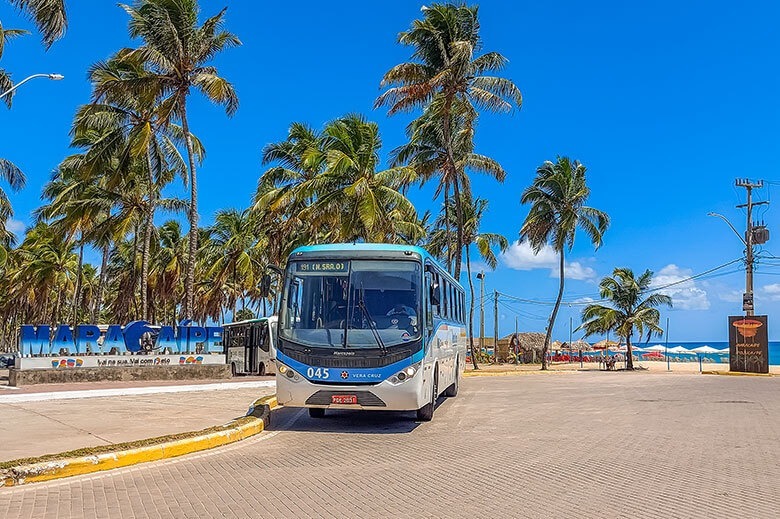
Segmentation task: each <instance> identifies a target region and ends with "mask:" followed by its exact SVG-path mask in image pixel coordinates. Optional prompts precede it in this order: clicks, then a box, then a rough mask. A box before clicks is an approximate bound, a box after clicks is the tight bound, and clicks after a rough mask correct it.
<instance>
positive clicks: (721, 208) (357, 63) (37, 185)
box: [0, 0, 780, 342]
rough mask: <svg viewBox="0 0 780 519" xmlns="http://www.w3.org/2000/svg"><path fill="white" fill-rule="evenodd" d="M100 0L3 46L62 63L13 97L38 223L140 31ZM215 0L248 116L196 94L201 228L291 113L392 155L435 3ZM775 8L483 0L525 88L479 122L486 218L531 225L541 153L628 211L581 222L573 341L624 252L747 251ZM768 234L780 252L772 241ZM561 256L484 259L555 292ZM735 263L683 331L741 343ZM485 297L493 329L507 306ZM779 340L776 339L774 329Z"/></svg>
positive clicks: (651, 258)
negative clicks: (73, 127) (404, 39)
mask: <svg viewBox="0 0 780 519" xmlns="http://www.w3.org/2000/svg"><path fill="white" fill-rule="evenodd" d="M84 4H86V3H85V2H78V1H76V0H71V1H70V2H69V9H70V11H69V14H70V27H69V30H68V32H67V34H66V36H65V38H64V39H63V40H61V41H59V42H57V43H56V44H55V45H54V46H53V47H52V48H51V50H49V51H48V52H45V51H44V50H43V47H42V46H41V44H40V38H39V37H38V35H37V34H35V33H34V32H33V34H31V35H30V36H27V37H25V38H22V39H18V40H15V41H13V42H12V43H11V44H9V45H8V46H7V47H6V50H5V56H4V57H3V61H2V67H3V68H5V69H7V70H9V71H11V72H13V75H14V78H15V79H17V80H20V79H22V78H23V77H26V76H27V75H29V74H33V73H39V72H58V73H62V74H64V75H65V76H66V79H65V80H64V81H61V82H56V83H55V82H51V81H47V80H42V79H38V80H35V81H33V82H30V83H29V84H26V85H24V86H23V87H21V88H20V90H19V92H18V95H17V97H16V99H15V104H14V108H13V109H12V110H11V111H6V110H4V109H3V110H0V118H1V119H0V121H2V124H1V125H0V143H2V144H0V156H2V157H4V158H7V159H10V160H12V161H14V162H15V163H16V164H18V165H19V166H20V167H21V168H22V169H23V170H24V171H25V172H26V174H27V176H28V185H27V188H26V189H25V190H24V191H23V192H21V193H17V194H12V195H11V198H12V201H13V204H14V208H15V210H16V216H15V218H16V220H17V221H15V222H12V224H11V225H13V226H15V228H21V227H23V225H24V224H28V223H30V212H31V211H32V210H33V209H34V208H35V207H37V206H38V205H39V204H40V198H39V197H40V189H41V186H42V185H43V183H44V182H45V181H46V180H47V178H48V176H49V172H50V171H51V170H52V169H53V168H54V167H55V166H56V165H57V163H58V162H59V161H60V160H61V159H62V158H64V157H65V156H66V155H67V154H69V153H71V152H72V151H71V150H69V148H68V142H69V139H68V129H69V125H70V122H71V119H72V116H73V113H74V111H75V109H76V107H77V106H78V105H79V104H81V103H84V102H87V101H88V99H89V92H90V89H89V84H88V82H87V81H86V71H87V68H88V67H89V66H90V65H91V64H92V63H94V62H95V61H97V60H101V59H106V58H107V57H109V56H110V55H111V54H112V53H113V52H115V51H116V50H117V49H119V48H121V47H124V46H128V45H132V43H133V42H131V41H130V40H129V39H128V37H127V15H126V14H125V13H124V11H123V10H121V9H120V8H118V7H117V6H116V5H115V3H114V2H89V6H86V5H84ZM201 5H202V9H203V12H204V14H205V15H210V14H212V13H215V12H216V11H218V10H219V9H220V8H221V7H223V6H225V5H227V6H228V7H229V9H228V13H227V21H228V28H229V29H230V30H231V31H233V32H234V33H236V34H237V35H238V36H239V37H240V38H241V40H242V41H243V43H244V45H243V46H242V47H240V48H238V49H232V50H229V51H227V52H226V53H224V55H222V56H220V57H219V58H218V59H217V61H216V65H217V66H218V68H219V69H220V71H221V73H222V74H223V75H224V76H225V77H227V78H228V79H229V80H231V81H232V82H233V83H234V84H235V86H236V89H237V91H238V94H239V96H240V99H241V106H240V108H239V111H238V113H237V114H236V115H235V117H233V118H232V119H229V118H227V117H226V116H225V115H224V113H222V112H221V111H220V110H219V109H218V108H215V107H213V106H209V105H208V104H207V103H205V102H204V101H203V100H202V99H198V98H197V97H194V98H193V102H192V109H191V113H192V122H191V124H192V127H193V131H194V132H195V133H197V134H198V136H199V137H200V138H201V140H202V141H203V142H204V144H205V146H206V148H207V158H206V161H205V163H204V165H203V166H202V168H201V169H200V172H199V183H200V193H201V194H200V211H201V222H202V224H208V223H209V222H210V221H211V220H212V218H213V215H214V213H215V212H216V211H217V210H218V209H220V208H225V207H237V208H243V207H245V206H246V205H247V204H248V202H249V199H250V197H251V195H252V193H253V191H254V189H255V186H256V182H257V179H258V176H259V175H260V174H261V172H262V167H261V165H260V154H261V149H262V147H263V145H264V144H266V143H268V142H271V141H277V140H281V139H283V138H284V136H285V132H286V129H287V127H288V125H289V124H290V122H292V121H305V122H308V123H310V124H312V125H314V126H321V125H322V124H323V123H325V122H326V121H328V120H330V119H333V118H336V117H338V116H341V115H343V114H346V113H349V112H361V113H364V114H366V115H367V116H368V117H369V118H370V119H372V120H375V121H377V122H378V123H379V125H380V129H381V133H382V137H383V140H384V143H385V151H389V150H390V149H392V148H393V147H395V146H397V145H399V144H401V143H402V142H403V140H404V133H403V129H404V127H405V125H406V124H407V123H408V122H409V121H410V119H411V117H412V116H411V115H408V116H406V115H405V116H397V117H393V118H387V117H386V115H385V113H384V111H382V110H373V109H372V105H373V100H374V99H375V98H376V96H377V94H378V93H379V88H378V85H379V80H380V78H381V76H382V74H383V73H384V72H385V71H386V70H387V69H389V68H390V67H391V66H393V65H395V64H397V63H399V62H401V61H405V60H407V59H408V58H409V55H410V51H409V50H408V49H407V48H404V47H402V46H400V45H398V44H396V43H395V38H396V35H397V33H398V32H399V31H401V30H404V29H406V28H407V27H408V26H409V24H410V23H411V21H412V20H413V19H414V18H416V17H418V16H419V14H420V11H419V9H420V6H421V5H422V3H421V2H419V1H407V0H396V1H393V2H358V1H340V2H329V3H323V2H313V1H304V2H298V3H296V4H294V6H293V4H289V3H283V2H263V3H262V4H260V3H257V2H247V1H246V0H232V1H231V0H220V1H210V0H203V1H201ZM778 11H780V6H778V4H776V3H775V2H769V1H755V2H749V3H739V5H737V4H735V3H733V2H725V1H720V0H718V1H689V2H679V1H674V2H671V1H666V0H662V1H658V2H653V3H639V4H638V3H635V2H618V1H615V2H574V1H567V2H564V1H559V2H511V3H510V2H499V1H493V0H485V1H483V2H480V19H481V23H482V35H483V39H484V44H485V47H484V48H485V50H489V51H498V52H501V53H502V54H504V55H505V56H506V57H507V58H509V60H510V64H509V66H508V68H507V69H506V71H505V72H504V75H505V76H506V77H509V78H511V79H512V80H514V81H515V83H516V84H517V85H518V86H519V87H520V89H521V90H522V92H523V95H524V103H523V107H522V109H521V110H519V111H517V112H516V113H514V114H513V115H509V116H507V115H501V116H497V115H485V116H483V117H481V119H480V121H479V128H478V133H477V137H476V140H477V148H478V151H479V152H481V153H484V154H487V155H490V156H492V157H494V158H495V159H497V160H498V161H500V162H501V164H502V165H503V166H504V168H505V169H506V171H507V173H508V176H507V180H506V182H505V183H504V184H503V185H498V184H496V183H495V182H494V181H491V180H488V179H484V178H479V177H475V178H474V190H475V193H476V194H477V195H479V196H482V197H485V198H488V199H489V200H490V211H489V214H488V215H487V216H486V218H485V220H484V227H483V228H484V230H485V231H491V232H499V233H502V234H504V235H505V236H507V237H508V238H509V239H510V241H515V240H516V239H517V234H518V229H519V227H520V224H521V222H522V220H523V218H524V216H525V214H526V212H527V209H526V208H524V207H522V206H521V205H520V203H519V198H520V193H521V192H522V190H523V189H524V188H525V187H526V186H527V185H528V184H529V183H530V181H531V180H532V178H533V175H534V171H535V168H536V167H537V166H538V165H539V164H541V163H542V162H543V161H544V160H548V159H555V157H556V155H568V156H571V157H572V158H576V159H579V160H580V161H581V162H583V163H584V164H585V165H586V166H587V167H588V181H589V184H590V186H591V189H592V195H591V200H590V205H592V206H594V207H597V208H599V209H602V210H604V211H606V212H608V213H609V214H610V216H611V218H612V226H611V228H610V229H609V231H608V233H607V234H606V236H605V243H604V246H603V247H602V248H601V249H599V250H598V251H594V250H593V249H592V247H591V246H590V245H589V244H588V242H587V239H586V237H585V236H584V235H582V234H581V235H578V238H577V242H576V244H575V247H574V250H573V251H572V252H571V253H569V254H568V258H569V259H570V261H571V262H572V263H571V264H570V265H569V272H570V276H569V277H570V279H567V287H566V295H565V296H564V300H565V301H568V302H575V304H573V305H571V306H569V305H564V307H563V308H562V310H561V313H560V316H559V321H558V324H557V325H556V328H555V335H556V337H557V338H560V339H566V338H567V337H568V329H569V318H570V317H573V320H574V323H575V327H576V325H577V324H578V322H579V318H578V315H579V311H580V310H581V308H582V306H581V305H578V304H577V303H581V302H582V301H585V300H586V298H588V297H590V298H597V297H598V295H597V293H598V289H597V282H598V280H599V279H600V278H601V277H603V276H604V275H607V274H609V273H610V272H611V271H612V269H613V268H614V267H616V266H627V267H630V268H633V269H634V270H635V271H643V270H644V269H648V268H649V269H651V270H653V271H655V272H656V273H658V275H659V282H665V283H669V282H674V281H677V280H680V279H685V278H686V277H688V276H690V275H692V274H698V273H701V272H704V271H707V270H709V269H710V268H712V267H716V266H719V265H721V264H724V263H726V262H729V261H731V260H734V259H736V258H738V257H739V256H740V255H741V254H742V247H741V244H740V242H739V241H738V239H737V237H736V236H734V235H733V234H732V232H731V231H730V230H729V229H728V228H727V227H726V225H725V224H724V223H723V222H722V221H720V220H717V219H715V218H711V217H708V216H707V213H708V212H709V211H716V212H720V213H723V214H724V215H726V216H728V217H729V218H731V219H732V221H733V222H734V223H735V225H737V227H738V228H741V227H742V228H743V227H744V214H743V213H742V212H741V211H740V210H737V209H735V208H734V205H736V204H738V203H741V202H743V201H744V190H741V189H736V188H735V187H734V179H735V178H736V177H750V178H762V179H765V180H780V175H778V174H777V172H776V167H775V165H774V160H773V159H774V158H775V155H776V153H777V144H776V143H777V142H778V141H779V140H780V129H779V128H778V125H777V121H778V120H779V119H780V107H779V106H778V103H777V93H778V92H780V74H779V73H778V69H777V66H776V61H777V56H778V55H780V40H779V39H778V36H777V32H776V21H777V20H778V15H780V12H778ZM0 20H2V23H3V25H4V26H5V27H21V28H28V29H31V30H32V26H31V24H30V23H29V22H28V21H27V20H24V19H22V18H20V17H19V16H18V14H17V13H16V12H15V11H14V10H13V9H12V8H11V7H10V6H9V5H8V4H7V2H1V1H0ZM773 190H775V191H778V190H780V188H778V187H777V186H772V185H767V187H766V188H764V189H761V190H759V191H758V192H757V195H758V198H759V199H771V196H772V194H773V193H772V191H773ZM171 192H172V193H176V192H183V191H182V189H181V186H176V187H174V188H172V190H171ZM431 195H432V192H431V189H429V188H427V187H426V188H425V189H421V190H417V191H414V192H413V193H412V195H411V196H412V198H413V200H414V201H415V203H416V204H417V206H418V208H419V209H420V211H424V210H426V209H434V208H435V207H438V206H437V205H434V203H433V202H432V200H431ZM762 213H763V214H762ZM775 214H777V213H776V210H775V209H774V208H773V207H772V206H771V205H770V206H769V207H768V208H765V209H762V210H761V211H760V212H759V216H762V217H763V218H764V219H765V220H766V222H767V224H768V225H769V226H770V230H772V231H773V232H774V231H775V230H776V229H775V228H774V227H773V226H774V222H775V221H776V218H775ZM765 249H766V250H767V251H770V252H772V253H775V254H777V255H778V256H780V246H775V245H774V241H771V240H770V242H769V243H768V244H767V245H766V246H765ZM555 261H556V260H555V257H554V256H553V255H551V254H550V253H549V251H543V252H542V254H541V255H540V256H536V257H533V256H532V255H531V254H529V252H528V250H527V248H524V247H522V246H520V245H518V244H516V245H515V246H513V248H512V249H511V250H510V251H509V253H508V254H507V255H506V256H505V257H503V258H502V261H501V264H500V266H499V267H498V269H497V271H496V272H491V273H488V275H487V283H486V290H487V291H492V290H494V289H496V288H499V289H500V291H501V292H503V293H506V294H511V295H514V296H517V297H520V298H523V299H529V300H537V301H550V300H552V299H553V298H554V296H555V292H556V288H557V279H555V278H554V277H552V276H551V271H550V269H551V268H552V267H553V266H554V262H555ZM739 267H740V264H734V265H732V266H731V267H726V268H724V269H721V270H719V271H717V272H716V273H715V274H718V275H717V276H705V277H702V278H699V279H696V280H695V281H689V282H686V283H682V284H680V285H676V286H675V287H674V290H673V291H671V292H670V293H671V295H672V297H673V299H674V301H675V308H674V309H673V310H671V311H665V312H664V317H667V316H668V317H670V320H671V334H670V340H671V341H672V342H675V341H684V340H711V341H714V340H726V337H727V336H726V333H727V323H726V316H727V315H729V314H734V313H739V311H740V309H741V293H742V291H743V289H744V274H742V273H741V272H740V271H739ZM777 274H780V268H779V267H777V266H772V265H768V264H766V262H764V263H763V264H759V266H758V271H757V274H756V283H755V286H756V293H757V296H756V304H757V311H758V313H768V314H770V316H771V315H772V314H773V313H775V312H776V311H777V310H780V278H778V277H777ZM575 278H576V279H575ZM464 282H465V279H464ZM491 303H492V302H491ZM486 306H487V311H488V312H487V313H488V323H489V325H488V326H487V329H488V330H490V331H491V332H492V304H489V305H486ZM549 310H550V307H549V306H548V305H545V304H530V303H510V302H509V300H506V299H502V304H501V306H500V307H499V317H500V319H499V321H500V333H501V334H502V335H503V334H505V333H509V332H511V331H513V330H514V321H515V317H516V316H517V317H518V318H519V321H520V328H521V329H522V330H527V331H543V330H544V326H545V321H546V315H547V314H548V313H549ZM491 334H492V333H491ZM770 337H771V338H780V334H778V333H774V331H773V329H772V328H771V327H770Z"/></svg>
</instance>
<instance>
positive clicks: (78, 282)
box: [73, 233, 84, 332]
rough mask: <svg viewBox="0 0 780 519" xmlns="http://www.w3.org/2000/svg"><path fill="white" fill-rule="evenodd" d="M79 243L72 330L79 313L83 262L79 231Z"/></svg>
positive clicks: (82, 238)
mask: <svg viewBox="0 0 780 519" xmlns="http://www.w3.org/2000/svg"><path fill="white" fill-rule="evenodd" d="M79 241H80V242H81V245H79V264H78V268H77V269H76V289H75V290H74V291H73V331H74V332H75V331H76V324H78V323H77V321H78V315H79V304H80V303H79V299H80V298H81V269H82V265H83V264H84V234H83V233H81V236H80V238H79Z"/></svg>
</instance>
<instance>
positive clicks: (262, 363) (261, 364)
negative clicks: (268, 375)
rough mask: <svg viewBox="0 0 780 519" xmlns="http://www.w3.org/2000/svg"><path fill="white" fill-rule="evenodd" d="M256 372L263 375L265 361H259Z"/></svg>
mask: <svg viewBox="0 0 780 519" xmlns="http://www.w3.org/2000/svg"><path fill="white" fill-rule="evenodd" d="M257 374H258V375H260V376H261V377H262V376H263V375H265V363H264V362H261V363H260V365H259V366H258V367H257Z"/></svg>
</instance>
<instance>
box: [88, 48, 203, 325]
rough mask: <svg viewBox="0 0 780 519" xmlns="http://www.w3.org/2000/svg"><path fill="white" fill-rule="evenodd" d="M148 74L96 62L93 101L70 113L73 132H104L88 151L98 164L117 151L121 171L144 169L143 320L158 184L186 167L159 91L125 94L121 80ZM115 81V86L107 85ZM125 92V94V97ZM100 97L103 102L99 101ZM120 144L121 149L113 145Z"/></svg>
mask: <svg viewBox="0 0 780 519" xmlns="http://www.w3.org/2000/svg"><path fill="white" fill-rule="evenodd" d="M147 77H148V72H147V71H146V70H145V69H144V63H143V62H140V61H139V60H138V59H137V56H136V57H135V58H134V57H132V56H122V55H121V54H120V55H118V56H117V57H115V58H113V59H111V60H109V61H108V62H105V63H103V62H100V63H97V64H96V65H94V66H93V67H92V68H91V70H90V79H91V81H92V82H93V85H94V90H95V95H94V96H93V97H94V98H95V99H94V100H95V102H94V103H92V104H89V105H85V106H83V107H82V108H81V109H80V110H79V112H78V114H77V115H76V122H75V124H74V133H79V132H85V131H89V130H90V129H93V128H99V129H100V130H102V131H103V132H105V133H107V134H108V135H107V136H106V137H105V138H103V139H101V142H100V143H99V144H100V145H93V146H92V149H91V150H90V154H89V155H94V156H96V157H97V158H98V160H99V161H101V162H102V160H104V156H103V155H104V153H105V154H106V155H107V157H109V158H110V157H111V155H112V154H114V155H118V160H119V168H120V169H123V170H125V169H127V168H128V167H129V166H130V164H131V163H132V161H134V160H137V161H140V162H141V163H143V164H144V166H145V168H146V182H145V183H146V187H147V189H148V191H147V212H146V216H145V222H144V234H143V243H142V260H141V274H140V276H141V315H142V316H143V317H144V318H145V319H149V302H148V280H149V256H150V253H149V250H150V247H151V239H152V231H153V229H154V217H155V211H156V210H157V206H158V201H159V199H160V198H161V196H162V195H161V192H162V190H163V188H164V187H165V186H166V185H167V184H169V183H170V182H172V181H173V179H174V177H175V176H180V177H181V178H182V180H183V181H184V182H185V184H186V182H187V174H186V172H187V166H186V163H185V161H184V158H183V157H182V156H181V154H180V153H179V150H178V148H177V146H176V141H180V140H183V139H182V137H183V133H182V130H181V128H180V127H178V126H177V125H175V124H172V123H170V121H169V112H170V110H171V109H172V107H171V103H170V100H167V99H162V98H161V97H160V96H159V92H154V91H152V92H131V93H128V92H127V91H126V90H125V89H124V88H122V84H123V83H125V82H129V81H143V80H144V79H145V78H147ZM115 85H117V87H116V88H113V87H114V86H115ZM128 94H129V95H128ZM100 101H105V102H104V103H101V102H100ZM192 141H193V148H194V150H195V154H196V156H197V158H198V160H200V159H202V157H203V148H202V146H201V145H200V142H199V141H198V140H197V139H196V138H195V137H194V136H192ZM120 143H121V149H116V145H117V144H120Z"/></svg>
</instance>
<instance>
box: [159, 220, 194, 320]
mask: <svg viewBox="0 0 780 519" xmlns="http://www.w3.org/2000/svg"><path fill="white" fill-rule="evenodd" d="M157 236H158V244H157V247H156V252H155V254H154V257H153V258H152V267H151V271H152V279H151V286H152V289H153V292H154V293H155V294H156V296H157V298H158V303H156V304H158V305H159V307H160V309H161V315H163V316H167V315H170V322H171V323H175V322H176V309H177V307H178V306H179V305H180V303H181V302H182V299H183V290H182V287H183V285H184V284H183V280H184V272H185V269H186V263H187V243H186V238H185V237H184V236H182V233H181V226H180V225H179V222H177V221H175V220H169V221H167V222H165V223H163V224H162V225H161V226H160V227H159V229H158V231H157ZM168 309H170V314H167V311H168Z"/></svg>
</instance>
